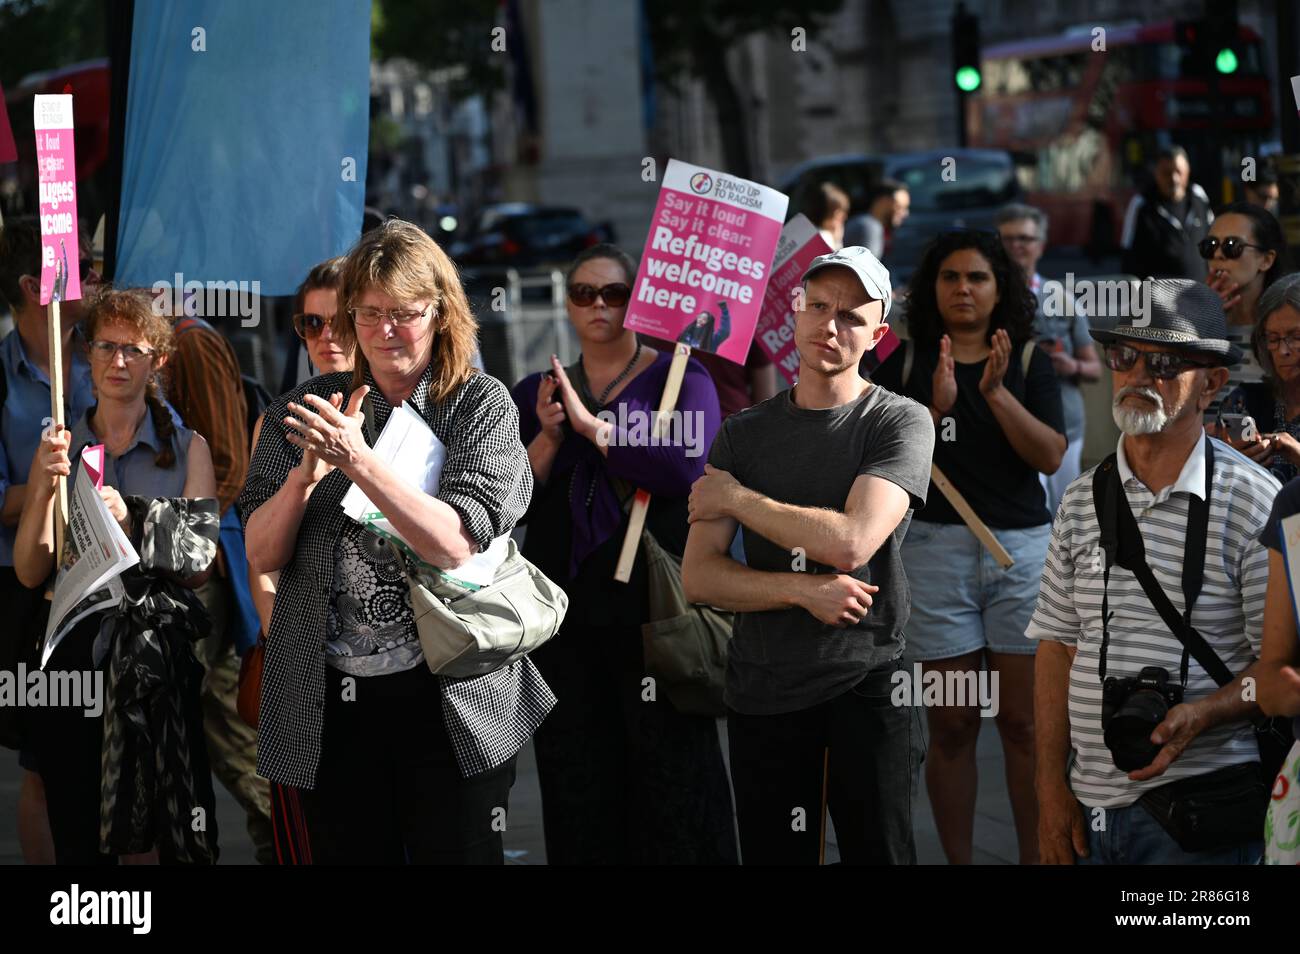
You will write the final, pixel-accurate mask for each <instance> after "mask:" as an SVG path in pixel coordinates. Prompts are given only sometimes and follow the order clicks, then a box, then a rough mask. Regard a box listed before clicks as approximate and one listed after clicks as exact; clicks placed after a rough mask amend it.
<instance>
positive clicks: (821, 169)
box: [778, 149, 1023, 285]
mask: <svg viewBox="0 0 1300 954" xmlns="http://www.w3.org/2000/svg"><path fill="white" fill-rule="evenodd" d="M949 159H951V160H952V161H951V162H947V160H949ZM949 169H950V170H951V172H948V173H946V172H945V170H949ZM881 179H897V180H898V181H899V182H902V183H903V184H904V185H905V186H907V188H908V191H909V192H910V193H911V200H912V202H911V214H910V215H909V216H908V217H907V220H906V221H904V222H903V224H902V225H901V226H899V228H898V229H897V230H896V231H895V232H894V234H893V237H892V238H891V239H890V242H889V248H888V250H887V251H886V252H885V259H884V262H885V265H886V266H888V268H889V273H890V277H891V278H892V279H893V281H894V283H895V285H901V284H903V283H904V282H906V281H907V280H908V278H909V277H911V274H912V272H913V271H915V270H916V266H917V264H918V263H919V260H920V257H921V251H922V250H923V249H924V248H925V245H926V243H927V242H929V241H930V239H932V238H933V237H934V236H935V235H936V234H937V233H939V232H942V231H943V230H945V229H952V228H972V229H992V228H993V216H994V214H996V212H997V210H998V209H1000V208H1001V207H1002V206H1004V205H1006V204H1007V203H1008V202H1017V201H1020V200H1021V198H1022V195H1023V193H1022V190H1021V187H1020V183H1019V181H1018V179H1017V178H1016V172H1015V165H1014V163H1013V161H1012V157H1011V154H1010V153H1008V152H1004V151H1001V150H995V149H933V150H928V151H923V152H900V153H889V154H885V155H878V156H872V155H865V154H854V155H840V156H826V157H823V158H820V159H812V160H810V161H808V162H805V163H802V164H800V165H798V166H796V167H795V168H794V169H792V170H790V172H789V173H787V174H786V176H785V177H784V178H783V179H782V180H781V183H780V185H779V187H778V188H780V190H781V191H782V192H784V193H785V194H786V195H788V196H789V197H790V207H789V213H788V214H789V215H790V216H793V215H795V214H796V213H798V212H800V211H802V210H803V209H804V208H805V207H806V205H807V204H808V201H809V199H810V197H811V195H812V193H813V191H814V190H815V189H816V188H817V187H818V186H819V185H820V184H821V183H823V182H833V183H835V185H837V186H839V187H840V188H841V189H843V190H844V191H845V192H847V193H848V196H849V202H850V203H851V208H850V211H849V215H850V216H854V215H860V214H865V213H866V211H867V199H868V197H869V195H870V194H871V190H872V188H873V187H874V186H875V185H876V184H877V183H878V182H880V180H881Z"/></svg>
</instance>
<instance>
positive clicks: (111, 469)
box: [69, 412, 194, 497]
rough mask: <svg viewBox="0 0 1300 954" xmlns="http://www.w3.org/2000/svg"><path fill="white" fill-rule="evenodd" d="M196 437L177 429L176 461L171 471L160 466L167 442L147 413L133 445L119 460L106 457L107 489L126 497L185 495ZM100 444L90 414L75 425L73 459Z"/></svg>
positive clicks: (186, 430)
mask: <svg viewBox="0 0 1300 954" xmlns="http://www.w3.org/2000/svg"><path fill="white" fill-rule="evenodd" d="M193 438H194V432H193V431H191V430H189V429H188V428H185V427H176V433H175V435H174V436H173V438H172V447H173V449H174V450H175V452H176V462H175V463H174V464H173V465H172V466H171V467H168V468H162V467H159V466H158V465H157V464H156V463H155V462H154V461H155V458H157V456H158V452H159V451H160V450H162V447H163V442H162V439H161V438H160V437H159V436H158V432H157V431H156V430H155V429H154V426H153V415H152V414H150V413H148V412H146V413H145V415H144V420H143V421H141V422H140V426H139V427H138V428H136V431H135V437H134V438H132V440H131V445H130V446H129V447H128V448H127V449H126V450H125V451H123V452H122V453H121V454H120V455H118V456H117V457H113V456H111V455H108V454H105V456H104V486H106V487H112V488H114V489H115V490H116V491H117V492H118V493H119V494H121V495H122V496H123V497H127V496H136V497H183V496H185V477H186V474H187V473H188V471H189V464H188V461H189V453H190V441H191V440H192V439H193ZM99 443H102V441H101V440H100V439H99V438H98V437H97V436H96V435H95V432H94V431H93V430H91V428H90V412H87V413H86V414H84V415H82V417H81V419H80V420H79V421H77V423H76V424H74V425H73V426H72V448H71V453H70V454H69V457H70V459H71V460H74V461H75V460H77V458H79V457H80V456H81V452H82V451H83V450H84V449H85V448H86V447H88V446H90V445H92V444H99ZM74 473H75V471H74Z"/></svg>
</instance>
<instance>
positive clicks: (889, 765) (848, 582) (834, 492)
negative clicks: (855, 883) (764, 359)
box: [682, 247, 934, 864]
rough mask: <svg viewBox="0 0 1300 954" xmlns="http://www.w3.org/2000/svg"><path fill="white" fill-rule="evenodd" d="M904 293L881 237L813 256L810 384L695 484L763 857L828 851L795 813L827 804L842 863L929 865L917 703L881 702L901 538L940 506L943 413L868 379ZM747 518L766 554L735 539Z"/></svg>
mask: <svg viewBox="0 0 1300 954" xmlns="http://www.w3.org/2000/svg"><path fill="white" fill-rule="evenodd" d="M889 289H890V282H889V272H888V271H886V269H885V267H884V266H883V265H881V264H880V262H879V261H877V260H876V258H875V256H874V255H872V254H871V252H869V251H868V250H867V249H865V248H857V247H855V248H845V249H841V250H840V251H838V252H835V253H833V254H830V255H823V256H821V257H820V258H817V259H815V260H814V261H813V263H812V265H811V266H810V267H809V268H808V271H807V272H806V273H805V275H804V288H803V294H802V301H796V303H795V316H794V338H795V344H796V347H797V349H798V359H799V379H798V382H797V383H796V384H795V386H794V387H793V388H792V389H791V390H789V391H783V392H781V393H780V394H778V395H776V396H775V397H773V398H770V399H769V400H767V401H764V402H762V403H761V404H757V405H755V406H754V407H751V408H749V409H747V410H744V411H741V412H740V413H738V414H735V415H733V416H731V417H729V418H727V420H726V421H724V422H723V425H722V428H721V430H720V431H719V432H718V436H717V438H716V439H715V441H714V443H713V448H712V450H711V451H710V454H709V464H708V466H706V467H705V474H704V476H703V477H701V478H700V479H699V480H697V481H696V482H695V484H694V486H693V487H692V488H691V497H690V503H689V507H690V516H689V520H690V524H691V528H690V534H689V537H688V539H687V542H686V552H685V556H684V558H683V562H682V583H683V585H684V587H685V590H686V596H687V598H688V599H689V600H691V601H692V602H699V603H709V604H712V605H714V606H718V607H721V608H724V609H731V610H735V611H736V612H737V616H736V623H735V627H734V630H733V636H732V640H731V643H730V648H729V651H728V660H727V685H726V702H727V708H728V715H727V726H728V733H729V744H730V747H731V777H732V783H733V787H734V790H735V794H736V814H737V818H738V821H739V828H740V846H741V852H742V854H743V856H744V860H745V863H746V864H816V863H817V861H818V857H819V839H818V837H817V832H818V831H819V830H820V826H819V825H818V824H817V822H816V820H815V819H811V818H810V819H808V822H809V823H808V824H807V825H806V826H804V827H803V828H801V827H800V826H797V825H794V826H792V825H791V822H790V820H791V818H792V817H797V813H796V810H797V809H799V808H803V809H805V812H807V811H809V810H810V809H809V807H810V806H811V811H816V808H817V806H820V805H822V804H824V803H825V802H824V801H823V799H828V800H829V805H830V811H831V814H832V816H833V818H834V821H835V831H836V834H837V835H838V844H839V849H840V858H841V860H842V861H844V862H846V863H849V864H855V863H856V864H889V863H894V864H908V863H914V862H915V860H916V851H915V846H914V842H913V838H912V820H911V790H912V787H913V785H914V782H915V779H916V772H917V767H918V752H919V739H917V738H916V736H915V731H916V730H915V725H914V723H913V720H912V713H911V710H910V708H909V707H908V706H885V707H880V706H878V705H875V704H874V703H873V701H872V700H873V699H881V698H884V697H886V696H889V695H890V694H891V692H893V691H894V689H895V688H896V685H897V683H896V681H895V680H894V675H895V673H896V672H897V671H898V665H899V664H898V663H897V662H896V658H897V657H898V656H899V655H900V654H901V653H902V649H903V641H902V639H903V635H902V634H903V627H904V625H906V623H907V619H908V614H909V612H910V604H909V602H908V589H907V580H906V578H905V576H904V573H903V563H902V559H901V557H900V554H899V547H900V545H901V543H902V538H903V534H904V533H905V532H906V529H907V525H908V523H909V521H910V518H911V512H912V510H913V509H914V508H916V507H919V506H921V505H923V504H924V503H925V495H926V491H927V489H928V487H929V482H930V460H931V456H932V454H933V451H934V422H933V421H932V420H931V418H930V412H929V411H928V410H927V409H926V408H924V407H922V406H921V405H920V404H917V403H916V402H915V401H912V400H910V399H908V398H905V397H901V396H899V395H896V394H893V393H892V392H890V391H888V390H886V389H885V388H882V387H877V386H875V385H873V384H872V383H871V382H870V381H867V380H865V379H864V378H862V377H861V376H860V375H859V374H858V362H859V361H860V360H861V359H862V356H863V355H864V354H865V353H866V352H867V351H868V350H869V349H871V348H874V347H875V346H876V344H878V343H879V342H880V340H881V339H882V338H883V337H884V335H885V333H886V332H887V331H888V326H887V325H886V324H885V322H884V319H885V315H886V314H887V313H888V311H889V306H890V290H889ZM737 525H741V526H743V527H744V544H745V556H746V559H747V562H748V566H745V565H742V564H740V563H738V562H736V561H735V560H733V559H732V557H731V555H730V552H729V551H730V546H731V541H732V537H733V536H734V535H735V533H736V527H737ZM828 750H829V755H827V752H828ZM827 758H829V763H827V761H826V759H827ZM827 764H829V771H828V772H826V773H825V774H824V772H825V767H826V766H827ZM824 779H826V780H828V781H826V782H825V784H824V782H823V780H824ZM792 813H796V814H792Z"/></svg>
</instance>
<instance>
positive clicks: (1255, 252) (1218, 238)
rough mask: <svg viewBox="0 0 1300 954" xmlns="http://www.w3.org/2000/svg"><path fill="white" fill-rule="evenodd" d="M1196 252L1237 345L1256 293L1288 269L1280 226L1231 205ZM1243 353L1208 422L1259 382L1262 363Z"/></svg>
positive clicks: (1243, 205)
mask: <svg viewBox="0 0 1300 954" xmlns="http://www.w3.org/2000/svg"><path fill="white" fill-rule="evenodd" d="M1197 250H1198V251H1199V252H1200V253H1201V258H1203V259H1205V264H1206V266H1207V274H1206V278H1205V280H1206V283H1207V284H1209V286H1210V287H1211V288H1213V289H1214V290H1215V291H1216V292H1218V294H1219V297H1220V299H1222V301H1223V310H1224V311H1225V312H1226V313H1227V315H1228V334H1229V336H1230V337H1231V338H1233V340H1236V341H1242V340H1244V339H1246V338H1248V337H1250V336H1251V333H1252V329H1253V328H1254V326H1255V325H1256V320H1255V310H1256V305H1257V304H1258V302H1259V298H1260V295H1262V294H1263V293H1264V291H1265V290H1266V289H1267V288H1268V287H1269V286H1270V285H1272V284H1273V282H1275V281H1277V279H1278V278H1279V277H1281V276H1282V275H1284V274H1285V273H1286V271H1288V268H1287V264H1286V239H1285V238H1284V237H1283V235H1282V227H1281V226H1280V225H1278V221H1277V219H1275V218H1273V216H1272V215H1271V214H1270V213H1269V212H1268V211H1267V210H1265V209H1263V208H1261V207H1260V206H1257V205H1252V204H1251V203H1249V202H1234V203H1232V204H1231V205H1229V206H1228V207H1227V208H1225V209H1224V210H1223V211H1222V212H1221V213H1220V214H1219V217H1218V218H1216V219H1215V220H1214V223H1213V224H1212V225H1211V226H1210V232H1209V234H1208V235H1207V236H1206V237H1205V238H1203V239H1201V241H1200V244H1199V245H1197ZM1252 350H1253V349H1252ZM1242 351H1243V352H1244V357H1243V359H1242V361H1241V363H1240V364H1237V365H1234V366H1233V367H1232V368H1230V369H1229V371H1228V383H1227V384H1226V385H1224V388H1223V391H1221V392H1220V394H1219V401H1218V402H1216V403H1214V404H1211V405H1210V409H1209V414H1208V415H1207V419H1214V420H1217V418H1218V414H1219V412H1220V411H1221V410H1223V408H1222V402H1223V401H1224V399H1226V398H1227V397H1228V396H1229V395H1230V394H1231V393H1232V392H1233V391H1234V390H1235V389H1236V388H1237V387H1238V386H1240V385H1242V384H1253V385H1258V384H1261V383H1262V382H1263V380H1264V369H1263V366H1262V363H1261V362H1260V361H1259V359H1258V358H1257V357H1256V356H1255V355H1254V354H1252V353H1251V350H1247V349H1245V348H1243V349H1242ZM1265 390H1267V388H1265Z"/></svg>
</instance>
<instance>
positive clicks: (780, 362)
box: [754, 214, 831, 384]
mask: <svg viewBox="0 0 1300 954" xmlns="http://www.w3.org/2000/svg"><path fill="white" fill-rule="evenodd" d="M830 250H831V247H830V246H829V245H827V244H826V240H825V239H824V238H822V236H821V233H820V232H818V231H817V228H816V227H815V226H814V225H813V224H812V222H810V221H808V217H807V216H805V215H802V214H801V215H796V216H795V217H794V218H793V219H791V220H790V221H789V222H787V223H786V224H785V228H783V229H782V230H781V241H780V244H779V245H778V246H777V249H776V259H775V261H773V262H772V281H771V282H770V283H768V286H767V294H766V295H764V296H763V308H762V311H761V312H760V313H759V316H758V325H757V327H756V328H755V329H754V340H755V341H756V342H758V346H759V347H760V348H762V349H763V353H764V354H766V355H767V356H768V357H769V358H771V359H772V363H773V364H775V365H776V367H777V370H779V371H780V372H781V376H782V377H784V378H785V379H786V381H788V382H789V383H791V384H793V383H794V380H795V377H796V376H797V375H798V373H799V351H798V349H796V348H795V344H794V311H795V304H796V301H795V297H796V295H797V294H798V293H799V292H800V291H802V289H803V282H802V281H801V279H802V278H803V273H804V272H805V271H807V269H808V266H809V265H810V264H812V260H813V259H814V258H816V257H817V256H818V255H825V254H826V253H827V252H829V251H830Z"/></svg>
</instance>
